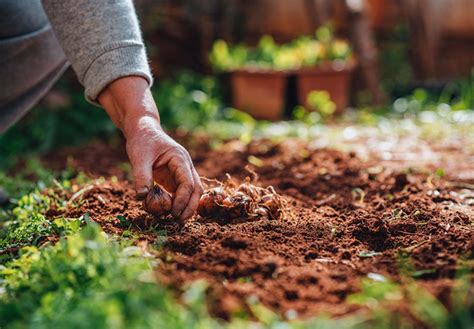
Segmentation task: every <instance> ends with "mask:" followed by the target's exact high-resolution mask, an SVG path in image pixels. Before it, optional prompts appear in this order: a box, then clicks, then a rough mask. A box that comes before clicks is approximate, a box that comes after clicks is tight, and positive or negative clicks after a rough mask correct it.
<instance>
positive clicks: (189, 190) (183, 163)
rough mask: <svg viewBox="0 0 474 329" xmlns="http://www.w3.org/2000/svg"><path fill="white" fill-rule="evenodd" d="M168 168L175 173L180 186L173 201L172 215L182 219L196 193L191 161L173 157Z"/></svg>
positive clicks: (177, 183)
mask: <svg viewBox="0 0 474 329" xmlns="http://www.w3.org/2000/svg"><path fill="white" fill-rule="evenodd" d="M168 167H169V169H170V171H171V172H172V173H174V176H175V180H176V185H177V186H178V187H177V189H176V193H175V198H174V201H173V207H172V209H171V214H172V215H173V216H174V217H180V215H181V213H182V212H183V210H184V209H185V208H186V206H187V205H188V203H189V200H190V198H191V195H192V194H193V191H194V178H193V174H192V171H191V168H190V166H189V161H188V160H187V159H183V158H182V157H173V158H172V159H171V160H170V162H169V163H168Z"/></svg>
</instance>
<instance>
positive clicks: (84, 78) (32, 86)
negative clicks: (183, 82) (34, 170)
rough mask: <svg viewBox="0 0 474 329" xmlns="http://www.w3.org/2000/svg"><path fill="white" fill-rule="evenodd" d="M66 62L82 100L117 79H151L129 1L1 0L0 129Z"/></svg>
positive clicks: (27, 105)
mask: <svg viewBox="0 0 474 329" xmlns="http://www.w3.org/2000/svg"><path fill="white" fill-rule="evenodd" d="M68 62H69V63H71V64H72V67H73V69H74V71H75V72H76V74H77V76H78V78H79V81H80V82H81V83H82V84H83V85H84V87H85V96H86V98H87V100H89V101H90V102H92V103H95V104H97V96H98V95H99V93H100V92H101V91H102V90H103V89H104V87H105V86H106V85H107V84H109V83H110V82H112V81H114V80H115V79H117V78H120V77H124V76H130V75H134V76H141V77H143V78H145V79H147V80H148V82H149V84H150V85H151V83H152V76H151V73H150V68H149V66H148V62H147V58H146V54H145V47H144V45H143V40H142V38H141V33H140V29H139V26H138V21H137V17H136V15H135V10H134V7H133V3H132V0H0V133H3V132H4V131H6V130H7V129H8V127H10V126H11V125H12V124H14V123H15V122H16V121H18V120H19V119H20V118H21V117H22V116H23V115H25V114H26V113H27V112H28V110H29V109H31V108H32V107H33V105H34V104H35V103H36V102H38V100H39V99H41V98H42V97H43V96H44V94H45V93H46V92H47V91H48V89H50V88H51V86H52V85H53V84H54V82H55V81H56V80H57V79H58V78H59V76H60V75H61V74H62V73H63V72H64V70H65V69H66V67H67V66H68V65H69V64H68Z"/></svg>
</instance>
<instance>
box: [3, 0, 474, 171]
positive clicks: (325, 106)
mask: <svg viewBox="0 0 474 329" xmlns="http://www.w3.org/2000/svg"><path fill="white" fill-rule="evenodd" d="M310 2H311V1H302V0H301V1H300V0H297V1H291V2H288V1H281V0H276V1H268V0H260V1H253V2H249V1H240V0H231V1H221V0H204V1H197V0H181V1H168V0H163V1H152V0H137V1H136V5H137V12H138V14H139V17H140V20H141V25H142V28H143V32H144V37H145V41H146V43H147V47H148V53H149V56H150V59H151V64H152V68H153V70H154V71H155V75H156V78H157V80H156V83H155V86H154V87H153V90H152V91H153V94H154V96H155V98H156V100H157V103H158V107H159V110H160V114H161V117H162V122H163V125H164V126H165V127H166V128H167V129H169V130H176V129H179V130H184V131H187V132H189V131H200V132H207V133H209V135H214V136H218V137H219V138H228V137H232V136H236V135H237V136H238V135H239V134H244V135H245V133H246V131H248V130H249V129H254V128H255V126H256V122H254V120H253V119H252V118H250V117H249V116H248V115H246V114H245V113H240V112H238V111H236V110H235V109H231V108H229V106H230V103H229V102H228V99H229V97H228V96H229V95H228V91H227V90H226V81H225V76H222V75H217V76H209V74H210V73H211V72H212V71H211V62H212V61H209V55H210V54H211V58H214V64H216V62H215V59H216V52H212V46H213V44H214V42H215V41H216V40H222V41H219V42H218V43H216V44H215V47H214V49H215V48H216V47H217V48H219V47H221V48H222V47H224V48H227V49H228V45H231V44H240V43H245V44H247V45H249V46H258V48H257V49H258V52H257V53H258V54H257V55H258V56H257V55H255V56H256V57H255V56H254V55H252V56H249V55H248V54H249V51H248V49H247V48H245V47H242V46H240V48H239V49H240V50H239V51H238V52H241V53H243V54H244V55H245V56H244V62H245V61H248V60H250V61H255V58H256V59H257V60H259V59H261V60H262V61H263V62H265V61H267V62H268V61H270V62H274V61H275V56H276V54H278V53H281V52H283V53H285V52H286V51H287V50H288V49H287V48H290V50H291V51H293V50H294V49H292V48H295V49H306V48H312V47H313V48H314V46H315V42H319V43H324V40H323V39H324V37H325V33H324V32H325V31H326V30H325V29H324V28H323V29H321V26H327V25H324V24H327V23H328V22H331V25H330V26H332V32H333V33H334V37H335V38H344V39H347V40H349V41H350V43H353V41H354V36H353V35H351V26H350V24H349V22H351V20H352V19H353V15H354V14H353V12H351V11H350V10H349V9H348V8H349V7H348V5H347V2H345V1H342V0H337V1H332V2H331V1H320V3H321V4H322V5H318V6H319V7H318V6H317V7H311V6H310V5H309V3H310ZM380 3H381V2H380V1H378V0H368V1H366V4H367V5H368V9H369V10H368V11H367V12H368V16H367V17H368V22H369V23H368V24H369V27H370V31H372V32H371V33H373V37H374V40H375V45H376V49H375V50H376V53H377V54H378V57H377V58H378V60H377V62H376V64H377V68H378V71H379V75H380V85H381V86H382V87H383V92H384V93H385V95H386V97H385V101H384V102H383V103H382V104H375V103H374V101H373V99H374V98H373V96H372V95H371V93H370V90H368V89H367V88H366V86H365V84H364V83H363V81H362V80H363V79H362V78H361V77H363V76H364V74H362V72H361V71H357V72H356V74H355V75H354V79H353V80H354V81H353V87H352V92H351V99H352V102H351V107H352V108H358V109H361V110H362V113H363V115H364V116H367V113H377V114H383V113H385V114H395V115H397V114H403V113H406V112H410V113H412V112H414V111H423V110H426V109H431V110H433V109H435V110H436V109H438V108H439V107H440V106H441V108H444V109H445V110H446V109H449V110H460V109H473V108H474V106H473V93H474V92H473V89H474V87H473V73H472V70H470V69H469V68H468V69H466V67H468V66H466V65H467V64H466V63H465V62H466V61H468V60H469V56H468V55H469V53H463V51H464V48H465V45H466V43H468V41H469V40H470V38H471V37H472V34H471V33H469V31H471V30H470V28H471V27H469V25H466V24H465V23H466V22H465V20H464V17H465V14H464V13H463V11H462V9H463V8H466V1H464V0H462V1H460V2H458V3H457V4H458V5H457V6H454V7H453V9H452V10H451V11H450V12H449V13H446V15H445V16H446V17H445V18H446V19H445V20H444V21H443V22H442V24H441V23H440V24H438V27H439V30H440V31H438V32H436V33H437V34H436V35H439V38H438V39H439V40H442V41H443V42H441V41H439V40H438V41H437V42H438V43H437V44H438V48H436V51H435V52H434V54H433V56H435V59H436V61H435V62H436V65H435V66H436V68H435V69H436V70H435V72H434V73H433V74H432V75H429V74H425V73H426V72H425V73H423V72H420V63H421V64H423V63H424V62H426V61H427V60H425V61H423V58H421V57H420V56H421V55H420V54H417V53H427V52H429V49H430V48H429V47H428V46H426V47H425V48H424V49H425V50H424V51H420V49H423V47H422V45H423V42H424V41H423V39H422V38H420V37H419V34H420V33H419V32H418V30H419V29H420V26H417V25H416V24H415V23H414V22H413V19H412V16H414V15H415V16H416V15H419V16H418V17H421V18H423V20H422V19H421V18H420V22H421V21H423V22H424V21H428V22H431V23H433V22H435V23H436V22H438V21H437V19H438V18H437V17H438V16H439V15H440V13H442V9H443V8H446V6H447V5H446V4H445V3H448V4H449V1H448V0H443V1H441V2H440V3H443V4H439V5H438V7H436V8H434V7H433V4H432V3H431V2H427V6H426V8H425V9H424V11H420V10H421V9H423V8H421V9H420V8H411V9H410V8H409V7H408V5H407V4H404V3H405V2H404V1H401V2H400V3H398V2H395V1H392V0H390V1H386V2H384V6H379V5H380ZM433 3H434V2H433ZM443 6H444V7H443ZM432 7H433V8H434V9H433V8H432ZM262 13H268V15H267V14H265V15H262ZM426 15H428V16H426ZM425 16H426V17H425ZM463 22H464V23H463ZM419 24H422V23H419ZM423 24H424V23H423ZM466 26H467V27H466ZM318 27H319V28H320V29H319V30H318V31H319V32H318V35H315V34H314V31H315V30H316V28H318ZM421 27H423V26H421ZM430 28H431V25H430ZM264 34H268V36H266V37H263V38H262V35H264ZM301 35H313V36H314V39H313V38H308V37H301ZM331 38H332V35H331ZM291 40H295V41H293V43H291V45H292V46H291V47H288V46H281V44H283V43H289V42H291ZM446 44H449V45H450V48H449V49H448V50H446V49H445V45H446ZM287 45H288V44H287ZM420 45H421V46H420ZM463 47H464V48H463ZM356 48H357V47H356ZM344 49H347V48H346V47H344ZM354 52H355V56H358V54H357V49H355V50H354ZM349 53H351V51H345V52H344V54H345V55H344V56H343V57H344V58H346V56H347V55H349ZM463 54H464V55H463ZM417 55H419V56H417ZM453 56H455V57H456V58H457V63H456V61H455V60H454V61H453V60H452V57H453ZM247 57H248V58H247ZM254 57H255V58H254ZM277 57H278V56H277ZM280 57H281V56H280ZM283 57H285V56H283ZM290 57H291V56H290ZM471 57H472V56H471ZM420 58H421V59H420ZM448 59H449V62H446V61H447V60H448ZM311 60H315V59H314V58H313V59H311ZM316 60H318V59H317V58H316ZM428 61H429V60H428ZM445 62H446V63H445ZM455 64H458V65H455ZM217 66H218V65H217ZM438 66H439V67H441V68H442V70H441V69H438ZM183 70H184V71H183ZM75 80H76V79H75V77H74V75H73V74H72V72H68V74H66V75H65V76H64V77H63V78H62V79H61V80H60V82H59V83H58V84H57V85H56V87H55V88H54V90H53V91H52V92H51V93H50V94H48V95H47V97H46V98H45V99H44V100H43V101H42V102H40V103H39V104H38V105H37V106H36V107H35V108H34V109H33V110H32V111H31V113H30V114H28V115H27V116H26V117H25V118H23V119H22V120H21V121H20V122H19V123H18V124H16V125H15V126H14V127H12V128H11V129H10V130H9V131H7V132H6V133H5V134H3V135H0V154H1V158H0V169H2V168H3V169H5V168H11V167H12V166H13V165H14V164H15V163H16V162H17V160H18V156H19V155H25V154H45V153H47V152H49V151H51V150H54V149H56V148H58V147H61V146H65V145H68V146H70V145H79V144H82V143H84V142H86V141H88V140H90V139H91V138H100V139H103V140H106V141H109V142H110V141H114V142H115V143H116V142H117V140H118V138H119V136H120V134H119V132H118V131H117V129H116V128H114V126H113V124H112V123H111V122H110V120H109V119H108V118H107V116H106V114H105V113H104V111H103V110H101V109H100V108H94V107H93V106H92V105H90V104H88V103H87V102H86V101H85V100H84V97H83V91H82V87H81V86H80V85H79V84H78V83H77V82H76V81H75ZM316 96H317V97H316ZM311 101H312V102H316V103H317V104H316V105H317V106H316V107H317V108H319V109H321V111H322V112H321V113H319V114H318V113H315V114H311V115H305V114H304V110H303V109H302V108H299V109H296V111H294V113H296V115H295V116H293V117H291V118H287V119H293V120H301V118H305V120H307V122H313V123H323V122H327V121H328V117H329V119H331V115H329V116H328V115H327V112H328V111H329V112H331V100H327V101H326V100H325V97H324V94H322V93H314V94H313V97H312V98H311ZM309 118H311V119H309ZM308 120H309V121H308ZM329 121H331V120H329ZM246 138H248V135H247V137H246Z"/></svg>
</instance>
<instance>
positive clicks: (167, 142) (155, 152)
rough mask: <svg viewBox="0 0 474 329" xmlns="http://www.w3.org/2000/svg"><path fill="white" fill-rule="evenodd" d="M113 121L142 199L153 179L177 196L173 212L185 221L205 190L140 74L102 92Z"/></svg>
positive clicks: (103, 102)
mask: <svg viewBox="0 0 474 329" xmlns="http://www.w3.org/2000/svg"><path fill="white" fill-rule="evenodd" d="M99 103H100V104H101V105H102V106H104V108H105V110H106V111H107V113H108V114H109V116H110V118H111V119H112V121H113V122H114V123H115V124H116V125H117V127H118V128H119V129H121V130H122V132H123V133H124V135H125V138H126V147H127V154H128V157H129V159H130V163H131V165H132V169H133V177H134V181H135V188H136V191H137V196H138V198H140V199H143V198H144V197H145V196H146V195H147V193H148V191H149V190H150V189H151V188H152V186H153V183H154V181H155V182H157V183H158V184H160V185H162V186H163V187H164V188H165V189H166V190H167V191H168V192H170V193H172V194H173V196H174V200H173V206H172V210H171V213H172V215H173V216H174V217H176V218H179V220H180V221H182V222H183V221H185V220H186V219H188V218H189V217H191V216H192V215H193V213H194V212H195V210H196V208H197V206H198V203H199V198H200V197H201V194H202V192H203V188H202V185H201V180H200V178H199V175H198V174H197V172H196V169H195V168H194V165H193V163H192V160H191V157H190V156H189V153H188V152H187V151H186V150H185V149H184V148H183V147H182V146H181V145H179V144H178V143H176V142H175V141H174V140H173V139H172V138H171V137H169V136H168V135H167V134H166V133H165V132H164V131H163V129H162V128H161V125H160V118H159V115H158V110H157V108H156V104H155V101H154V100H153V97H152V95H151V92H150V90H149V88H148V83H147V81H146V80H145V79H143V78H141V77H133V76H131V77H125V78H121V79H118V80H115V81H114V82H112V83H111V84H110V85H108V86H107V87H106V88H105V89H104V91H103V92H102V93H101V94H100V95H99Z"/></svg>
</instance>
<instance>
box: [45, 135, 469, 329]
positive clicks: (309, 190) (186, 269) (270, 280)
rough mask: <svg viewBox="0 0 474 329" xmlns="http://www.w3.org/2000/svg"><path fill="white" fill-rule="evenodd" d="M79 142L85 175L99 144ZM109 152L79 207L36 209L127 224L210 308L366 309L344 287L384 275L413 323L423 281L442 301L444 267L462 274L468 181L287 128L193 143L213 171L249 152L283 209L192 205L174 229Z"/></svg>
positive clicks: (446, 292)
mask: <svg viewBox="0 0 474 329" xmlns="http://www.w3.org/2000/svg"><path fill="white" fill-rule="evenodd" d="M94 150H96V151H97V153H95V152H96V151H94ZM85 152H86V153H87V154H88V155H89V158H90V159H92V160H93V161H92V162H91V163H87V160H84V159H85V158H84V157H81V158H82V164H80V165H79V166H78V167H79V168H81V167H82V169H85V170H89V171H90V173H91V174H92V175H94V168H97V166H96V161H95V159H97V157H95V156H92V155H93V154H96V155H97V156H98V158H101V157H102V151H101V146H100V145H94V146H93V148H91V149H89V150H86V151H85ZM68 153H70V152H68ZM111 158H113V159H114V160H113V161H110V162H109V163H103V165H102V166H101V172H100V173H96V174H98V175H104V174H105V173H107V172H109V173H113V174H115V175H117V176H118V177H119V180H118V181H116V180H115V181H114V180H106V181H105V182H101V183H94V184H92V185H90V187H88V188H87V189H85V190H84V191H83V192H82V193H81V195H80V198H81V199H82V201H81V203H80V204H81V206H80V207H77V208H73V209H70V210H69V211H68V212H67V213H60V212H58V211H57V210H55V209H50V210H49V212H48V214H47V216H48V217H49V218H54V217H56V216H59V215H64V216H66V217H73V218H78V217H80V216H83V215H84V214H85V213H88V218H90V220H92V221H95V222H97V223H99V224H100V225H101V226H102V227H103V228H104V230H105V231H106V232H108V233H112V234H118V235H130V234H133V235H136V236H137V240H136V241H137V244H138V245H140V246H142V247H143V248H144V249H146V250H150V249H152V250H155V248H150V247H152V246H154V247H157V246H158V247H160V248H156V250H155V251H154V252H155V253H156V257H157V259H158V260H159V265H158V266H157V268H156V273H157V277H158V278H159V280H161V281H162V282H164V283H166V284H168V285H170V286H172V287H174V288H175V289H176V291H178V292H179V291H183V289H184V287H186V286H187V284H188V283H190V282H192V281H194V280H197V279H204V280H206V281H207V282H208V284H209V289H208V304H209V307H210V310H211V312H212V313H213V314H214V315H216V316H218V317H221V318H225V319H228V318H230V317H231V315H235V314H241V312H242V311H250V309H249V307H248V303H249V298H250V299H251V298H253V297H251V296H256V297H258V299H259V300H260V301H261V302H262V303H263V304H264V305H266V306H267V307H269V308H270V309H272V310H274V311H276V312H278V313H280V314H281V315H283V316H285V317H287V318H293V317H295V316H297V317H303V318H305V317H309V316H312V315H315V314H319V313H328V314H330V315H332V316H341V315H345V314H352V313H355V312H365V311H368V310H369V309H370V308H371V307H372V306H373V301H372V302H370V300H369V301H368V302H364V300H363V299H360V298H359V299H357V298H355V297H354V294H356V295H355V296H357V293H360V292H361V291H364V289H367V286H368V285H369V286H370V284H371V283H380V284H385V285H388V284H391V283H392V282H394V285H393V287H392V286H390V287H391V288H390V289H392V290H390V293H392V295H393V294H394V295H395V297H396V298H394V299H392V300H391V304H390V305H391V306H390V307H391V308H392V309H394V310H395V311H397V312H398V313H402V314H404V315H406V316H408V318H412V319H413V320H414V321H415V323H416V322H417V321H422V320H423V317H422V316H421V317H420V314H418V313H417V312H416V308H413V305H414V304H416V302H417V300H418V299H421V298H424V297H423V296H425V295H424V293H421V292H422V291H424V289H426V291H428V292H430V293H432V294H433V295H434V296H435V297H436V298H438V299H439V301H440V302H441V303H442V304H443V305H444V306H445V307H446V308H447V309H448V310H452V309H453V301H452V289H453V287H454V284H455V277H456V276H457V274H458V273H460V272H461V271H463V270H467V271H468V272H469V273H470V276H471V278H472V273H473V272H472V270H473V264H472V257H473V255H472V250H473V247H474V246H473V239H472V204H471V205H469V202H472V188H471V189H469V188H468V189H466V187H465V186H464V185H463V184H462V181H457V182H456V183H452V182H449V181H448V180H446V179H443V178H440V177H438V176H441V175H438V176H437V175H436V174H430V173H426V172H417V171H409V170H408V171H407V170H404V171H402V170H399V169H394V167H390V166H386V167H382V166H380V162H379V161H378V160H370V161H367V162H363V161H361V160H360V159H359V158H358V157H357V156H356V154H354V153H341V152H339V151H335V150H332V149H316V150H315V149H312V148H309V147H308V146H307V144H306V143H303V142H298V141H293V140H288V141H286V142H283V143H280V144H277V145H275V144H272V143H267V142H253V143H251V144H250V145H247V146H245V145H242V144H240V143H237V142H236V143H229V144H226V147H224V148H221V149H220V150H214V151H213V150H208V149H202V150H199V151H196V152H194V153H193V158H194V160H195V163H196V166H197V169H198V171H199V173H200V175H202V176H205V177H207V178H212V179H214V178H216V179H219V180H224V179H225V174H227V173H228V174H230V175H231V176H232V177H233V178H234V179H235V180H236V181H238V182H242V181H243V180H244V178H245V177H246V176H249V171H247V170H246V169H244V168H245V167H246V165H249V163H250V164H252V165H251V167H252V170H253V171H254V172H255V173H256V174H257V175H258V177H259V178H258V181H257V183H256V184H257V185H260V186H263V187H266V186H269V185H272V186H273V187H274V188H275V190H276V191H277V192H278V193H279V194H280V195H282V197H283V198H284V200H285V204H286V206H285V216H284V218H283V219H282V220H260V221H253V222H244V223H237V224H222V221H219V223H217V222H213V221H207V220H206V221H204V220H202V219H201V218H199V217H195V218H194V219H193V220H192V221H191V222H189V223H188V224H187V225H186V226H185V227H184V228H182V229H179V228H178V227H176V226H174V225H163V223H161V222H160V221H159V220H156V219H153V218H151V216H150V215H148V214H146V213H145V212H144V211H143V210H142V209H141V205H140V203H139V202H138V201H135V199H134V191H133V187H132V185H131V183H129V182H128V181H126V180H125V178H126V177H127V171H126V170H125V169H124V168H123V166H122V165H121V164H120V163H121V162H119V163H117V161H118V160H120V161H122V160H123V161H126V157H125V156H124V154H123V153H120V152H119V153H118V155H114V157H111ZM58 159H60V157H59V158H58ZM470 198H471V199H470ZM222 220H223V221H225V219H222ZM395 283H403V284H404V285H403V287H404V288H403V289H402V288H400V289H401V290H397V289H399V288H397V287H398V286H396V285H395ZM414 286H415V287H416V289H418V290H416V291H412V290H410V288H407V287H414ZM364 287H365V288H364ZM401 287H402V286H401ZM422 288H424V289H422ZM465 292H466V293H468V291H465ZM363 293H364V294H366V293H367V292H366V291H365V292H363ZM418 293H419V294H420V295H418ZM471 293H472V291H471ZM364 296H365V295H364ZM374 298H375V297H374ZM468 298H469V297H468ZM376 301H377V300H376ZM371 303H372V304H371ZM250 313H251V312H250ZM420 323H421V322H420Z"/></svg>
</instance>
